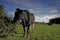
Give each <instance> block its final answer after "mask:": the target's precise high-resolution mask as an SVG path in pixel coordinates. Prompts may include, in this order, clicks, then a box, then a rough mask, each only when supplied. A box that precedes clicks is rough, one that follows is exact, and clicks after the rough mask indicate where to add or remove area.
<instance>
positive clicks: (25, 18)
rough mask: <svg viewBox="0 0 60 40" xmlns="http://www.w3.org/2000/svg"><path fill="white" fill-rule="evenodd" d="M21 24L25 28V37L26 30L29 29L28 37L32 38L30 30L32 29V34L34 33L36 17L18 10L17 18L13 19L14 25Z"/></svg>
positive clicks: (25, 11) (16, 12) (26, 11)
mask: <svg viewBox="0 0 60 40" xmlns="http://www.w3.org/2000/svg"><path fill="white" fill-rule="evenodd" d="M17 21H18V22H20V23H21V24H22V26H23V30H24V33H23V37H24V36H25V28H26V27H27V37H28V38H29V36H30V28H32V32H33V31H34V21H35V17H34V15H33V14H32V13H30V12H29V11H28V10H22V9H20V8H16V11H15V16H14V19H13V23H15V22H17ZM31 25H32V26H31Z"/></svg>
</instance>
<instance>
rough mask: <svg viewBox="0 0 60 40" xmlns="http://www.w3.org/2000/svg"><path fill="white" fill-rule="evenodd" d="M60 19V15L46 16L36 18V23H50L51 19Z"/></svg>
mask: <svg viewBox="0 0 60 40" xmlns="http://www.w3.org/2000/svg"><path fill="white" fill-rule="evenodd" d="M57 17H60V14H54V15H45V16H43V17H40V16H35V22H44V23H48V22H49V20H50V19H53V18H57Z"/></svg>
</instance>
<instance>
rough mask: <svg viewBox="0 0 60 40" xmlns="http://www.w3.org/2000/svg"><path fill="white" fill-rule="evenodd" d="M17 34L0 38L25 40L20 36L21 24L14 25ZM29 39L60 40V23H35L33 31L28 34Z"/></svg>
mask: <svg viewBox="0 0 60 40" xmlns="http://www.w3.org/2000/svg"><path fill="white" fill-rule="evenodd" d="M16 31H17V34H14V36H11V35H9V36H8V37H7V38H0V40H27V38H26V37H22V35H23V30H22V27H21V25H16ZM30 36H31V40H60V25H59V24H53V25H47V24H39V23H35V29H34V33H31V34H30Z"/></svg>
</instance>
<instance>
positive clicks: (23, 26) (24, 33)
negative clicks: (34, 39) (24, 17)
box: [23, 26, 25, 37]
mask: <svg viewBox="0 0 60 40" xmlns="http://www.w3.org/2000/svg"><path fill="white" fill-rule="evenodd" d="M23 31H24V33H23V37H24V36H25V26H23Z"/></svg>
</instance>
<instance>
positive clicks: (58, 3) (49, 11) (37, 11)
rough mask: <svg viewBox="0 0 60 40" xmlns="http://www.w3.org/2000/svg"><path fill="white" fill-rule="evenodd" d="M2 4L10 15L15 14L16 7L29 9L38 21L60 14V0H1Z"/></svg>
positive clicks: (45, 20)
mask: <svg viewBox="0 0 60 40" xmlns="http://www.w3.org/2000/svg"><path fill="white" fill-rule="evenodd" d="M0 4H4V6H5V10H6V12H7V14H8V15H10V16H13V15H14V12H15V9H16V8H20V9H26V10H29V12H31V13H33V14H34V15H35V21H38V22H43V21H44V22H47V19H50V18H55V17H59V16H60V0H0Z"/></svg>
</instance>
